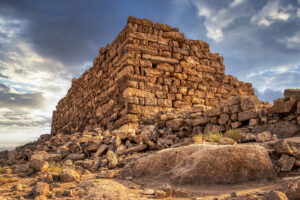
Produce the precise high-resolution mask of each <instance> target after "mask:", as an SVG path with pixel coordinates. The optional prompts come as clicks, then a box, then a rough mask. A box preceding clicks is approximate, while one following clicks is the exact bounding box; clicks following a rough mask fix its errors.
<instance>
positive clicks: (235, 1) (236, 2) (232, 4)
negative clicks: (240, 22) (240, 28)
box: [229, 0, 245, 7]
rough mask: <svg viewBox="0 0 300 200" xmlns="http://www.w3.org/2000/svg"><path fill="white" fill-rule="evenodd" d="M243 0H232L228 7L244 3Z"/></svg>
mask: <svg viewBox="0 0 300 200" xmlns="http://www.w3.org/2000/svg"><path fill="white" fill-rule="evenodd" d="M244 2H245V0H234V1H233V2H231V3H230V4H229V7H236V6H239V5H240V4H242V3H244Z"/></svg>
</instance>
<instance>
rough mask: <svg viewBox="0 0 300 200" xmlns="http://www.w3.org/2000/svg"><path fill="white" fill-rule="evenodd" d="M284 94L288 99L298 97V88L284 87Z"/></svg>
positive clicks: (299, 93)
mask: <svg viewBox="0 0 300 200" xmlns="http://www.w3.org/2000/svg"><path fill="white" fill-rule="evenodd" d="M284 96H285V98H290V99H300V89H285V90H284Z"/></svg>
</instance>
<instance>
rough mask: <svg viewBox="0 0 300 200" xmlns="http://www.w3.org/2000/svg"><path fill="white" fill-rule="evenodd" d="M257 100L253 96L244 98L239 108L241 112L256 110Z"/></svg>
mask: <svg viewBox="0 0 300 200" xmlns="http://www.w3.org/2000/svg"><path fill="white" fill-rule="evenodd" d="M257 104H259V100H258V99H257V97H255V96H249V97H244V98H242V100H241V108H242V110H243V111H245V110H250V109H253V108H256V106H257Z"/></svg>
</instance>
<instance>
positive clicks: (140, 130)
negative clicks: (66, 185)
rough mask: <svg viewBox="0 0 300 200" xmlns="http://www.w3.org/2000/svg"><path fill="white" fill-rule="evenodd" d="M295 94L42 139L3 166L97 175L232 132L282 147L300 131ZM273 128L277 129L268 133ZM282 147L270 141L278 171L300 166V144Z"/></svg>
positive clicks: (239, 99) (8, 156)
mask: <svg viewBox="0 0 300 200" xmlns="http://www.w3.org/2000/svg"><path fill="white" fill-rule="evenodd" d="M290 91H291V90H286V97H285V98H284V99H279V100H276V101H275V104H274V106H271V105H269V104H266V103H264V102H261V101H259V100H258V99H257V98H256V97H255V96H249V97H243V96H236V97H231V98H229V99H228V100H227V101H224V102H222V103H221V105H220V106H218V107H216V108H214V109H211V110H208V111H205V112H204V113H199V112H190V111H187V112H185V113H184V112H179V111H177V112H175V111H172V112H169V113H159V114H158V115H156V117H157V118H156V119H154V122H155V123H154V124H152V125H138V124H134V123H129V124H125V125H123V126H121V127H120V128H118V129H112V130H110V129H106V130H103V129H101V128H96V129H94V130H92V131H87V130H86V131H83V132H77V133H74V134H63V133H59V134H56V135H53V134H52V135H42V136H41V137H40V139H39V140H38V141H36V142H32V143H29V144H26V145H24V146H22V147H18V148H16V150H15V151H8V152H7V153H1V154H0V155H2V156H1V157H2V162H3V163H4V164H13V163H27V161H29V166H30V167H31V168H32V169H34V170H38V171H45V170H46V169H47V167H48V162H51V161H57V162H61V163H65V162H70V163H73V164H74V165H77V166H81V167H83V168H85V169H88V170H91V171H97V170H99V169H102V168H104V169H105V168H109V169H114V168H116V167H123V166H125V165H126V164H127V163H128V162H130V161H132V160H134V159H135V158H136V157H139V156H138V155H140V153H142V154H141V155H147V154H149V152H152V151H155V150H161V149H165V148H170V147H178V146H184V145H188V144H191V143H193V136H194V135H196V134H207V133H213V132H216V131H220V132H224V131H226V130H228V129H240V130H241V132H242V133H243V135H242V138H241V142H261V143H265V142H269V141H278V142H277V143H280V142H281V141H285V140H277V139H278V138H279V139H280V138H287V137H291V136H294V135H296V134H297V133H300V132H299V131H300V126H299V121H297V120H299V116H300V99H298V96H295V95H296V94H299V93H300V91H299V90H293V93H292V94H294V96H292V95H289V92H290ZM273 126H274V127H277V128H276V129H272V128H270V129H268V127H273ZM257 130H261V132H259V133H258V132H257ZM222 141H223V140H222ZM279 141H280V142H279ZM223 142H224V141H223ZM220 143H222V142H221V141H220ZM225 143H226V144H227V142H226V141H225V142H224V144H225ZM277 143H274V144H273V143H270V144H268V147H267V148H271V149H273V150H274V151H273V152H271V151H270V155H271V153H274V155H273V154H272V158H273V160H274V164H275V166H277V167H276V168H278V169H279V170H278V171H291V170H292V168H293V167H294V168H298V167H299V162H300V160H299V159H300V156H299V155H298V154H299V152H300V149H299V146H297V145H300V142H299V144H298V143H297V144H294V145H292V147H284V148H285V149H289V150H286V151H283V150H281V151H280V150H278V149H281V148H279V147H278V144H277ZM232 144H233V143H232ZM280 144H281V143H280ZM284 144H287V143H286V142H284ZM279 146H280V145H279ZM285 146H286V145H285ZM298 149H299V152H298Z"/></svg>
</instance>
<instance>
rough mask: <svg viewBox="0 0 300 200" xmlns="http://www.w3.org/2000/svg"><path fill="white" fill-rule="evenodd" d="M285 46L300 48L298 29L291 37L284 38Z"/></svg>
mask: <svg viewBox="0 0 300 200" xmlns="http://www.w3.org/2000/svg"><path fill="white" fill-rule="evenodd" d="M284 41H285V42H286V45H287V48H289V49H300V31H299V32H297V33H295V34H294V35H293V36H292V37H288V38H286V39H285V40H284Z"/></svg>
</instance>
